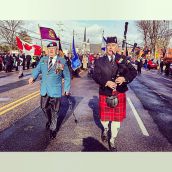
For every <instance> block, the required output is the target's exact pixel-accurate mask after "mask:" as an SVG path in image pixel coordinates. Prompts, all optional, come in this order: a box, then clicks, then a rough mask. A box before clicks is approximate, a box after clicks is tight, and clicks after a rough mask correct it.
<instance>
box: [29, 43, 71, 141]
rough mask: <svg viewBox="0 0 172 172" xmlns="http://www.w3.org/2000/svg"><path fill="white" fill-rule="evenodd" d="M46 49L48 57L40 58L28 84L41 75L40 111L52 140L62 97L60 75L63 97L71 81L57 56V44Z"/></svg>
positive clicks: (63, 62)
mask: <svg viewBox="0 0 172 172" xmlns="http://www.w3.org/2000/svg"><path fill="white" fill-rule="evenodd" d="M47 49H48V56H44V57H42V58H41V60H40V62H39V64H38V65H37V67H36V68H35V69H34V70H33V72H32V77H31V78H30V79H29V84H31V83H33V82H34V81H35V80H36V79H37V78H38V76H39V74H42V82H41V92H40V94H41V109H42V110H43V112H44V113H45V115H46V117H47V119H48V122H47V123H46V128H47V129H50V138H51V139H53V138H55V137H56V133H57V131H56V129H57V119H58V112H59V108H60V101H61V97H62V75H63V76H64V81H65V82H64V93H65V95H69V91H70V81H71V79H70V73H69V69H68V66H67V63H66V60H65V59H64V58H61V57H59V56H58V55H57V52H58V47H57V43H56V42H51V43H49V44H48V45H47Z"/></svg>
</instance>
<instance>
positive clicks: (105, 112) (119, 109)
mask: <svg viewBox="0 0 172 172" xmlns="http://www.w3.org/2000/svg"><path fill="white" fill-rule="evenodd" d="M106 97H107V96H104V95H99V115H100V119H101V121H119V122H122V120H123V119H124V118H126V94H125V93H118V101H119V103H118V105H117V106H116V107H115V108H110V107H108V106H107V103H106Z"/></svg>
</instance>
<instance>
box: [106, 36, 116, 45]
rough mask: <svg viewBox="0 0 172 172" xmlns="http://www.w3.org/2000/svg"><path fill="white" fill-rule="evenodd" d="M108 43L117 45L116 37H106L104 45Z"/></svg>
mask: <svg viewBox="0 0 172 172" xmlns="http://www.w3.org/2000/svg"><path fill="white" fill-rule="evenodd" d="M108 43H116V44H117V37H116V36H115V37H107V39H106V44H108Z"/></svg>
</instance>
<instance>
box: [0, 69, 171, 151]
mask: <svg viewBox="0 0 172 172" xmlns="http://www.w3.org/2000/svg"><path fill="white" fill-rule="evenodd" d="M26 74H27V75H25V77H24V78H23V79H22V80H19V79H18V78H17V77H16V76H17V74H15V73H14V74H11V75H9V74H8V76H5V74H3V75H1V76H4V77H1V78H0V81H2V79H3V83H2V82H0V91H1V90H2V91H1V93H0V151H48V152H49V151H55V152H60V151H62V152H108V145H107V144H104V143H102V141H101V139H100V133H101V128H102V126H101V123H100V120H99V116H98V86H97V84H95V82H94V81H93V80H92V79H90V78H88V77H87V75H86V73H85V72H83V73H82V74H81V78H75V79H74V80H73V81H72V89H71V92H72V97H71V99H70V100H71V101H72V109H70V107H69V102H68V100H67V99H66V98H65V97H63V98H62V107H61V109H60V118H59V122H58V124H59V126H60V127H59V131H58V133H57V137H56V139H54V140H52V141H51V140H49V133H48V131H47V130H46V129H45V123H46V118H45V116H44V114H43V112H42V111H41V109H40V107H39V105H40V96H39V87H40V85H39V84H40V83H39V81H38V82H36V83H34V84H33V85H31V86H30V85H28V84H27V79H28V78H29V76H30V71H27V72H26ZM164 78H165V77H164V76H161V75H158V74H157V73H156V72H151V71H143V73H142V75H140V76H137V78H136V79H135V80H134V81H133V82H132V83H131V84H130V89H129V91H128V92H127V118H126V119H125V120H124V122H123V123H122V126H121V129H120V131H119V134H118V137H117V150H118V152H148V151H149V152H157V151H163V152H166V151H171V150H172V144H171V143H172V134H171V133H172V132H171V130H172V124H171V121H172V108H171V102H172V101H171V99H172V97H171V93H172V89H171V84H172V81H171V79H168V78H165V79H164ZM21 83H22V84H21ZM13 102H14V103H13ZM10 103H11V104H10ZM73 112H74V114H75V116H76V118H77V120H78V123H77V124H76V123H75V121H74V116H73V114H72V113H73Z"/></svg>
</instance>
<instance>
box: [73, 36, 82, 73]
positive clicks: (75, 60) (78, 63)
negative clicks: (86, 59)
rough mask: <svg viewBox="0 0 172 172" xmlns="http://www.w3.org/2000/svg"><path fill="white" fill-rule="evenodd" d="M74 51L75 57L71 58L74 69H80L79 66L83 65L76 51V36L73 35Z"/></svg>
mask: <svg viewBox="0 0 172 172" xmlns="http://www.w3.org/2000/svg"><path fill="white" fill-rule="evenodd" d="M72 52H73V57H72V60H71V67H72V69H73V70H76V69H78V68H79V67H81V61H80V59H79V57H78V55H77V53H76V49H75V41H74V36H73V45H72Z"/></svg>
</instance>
